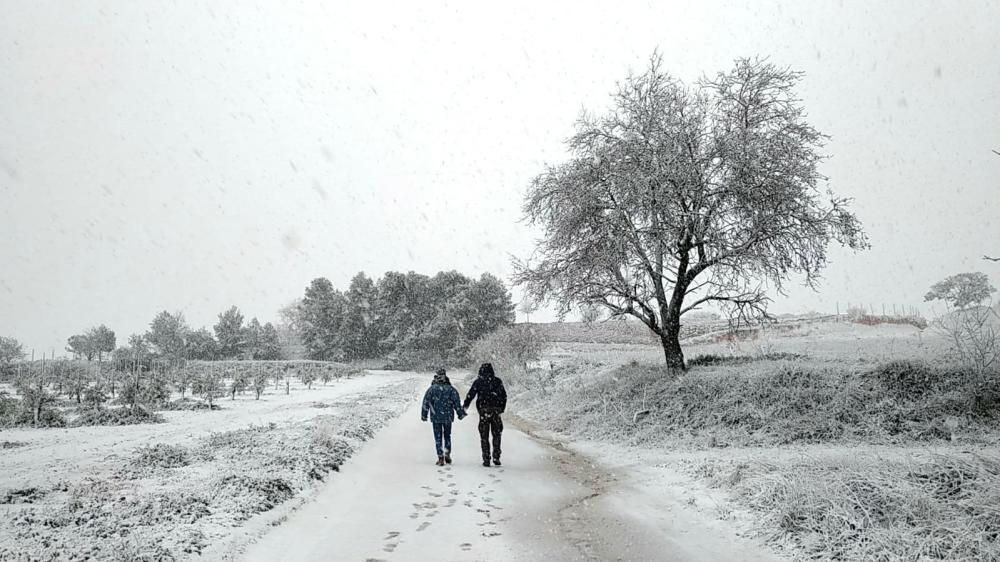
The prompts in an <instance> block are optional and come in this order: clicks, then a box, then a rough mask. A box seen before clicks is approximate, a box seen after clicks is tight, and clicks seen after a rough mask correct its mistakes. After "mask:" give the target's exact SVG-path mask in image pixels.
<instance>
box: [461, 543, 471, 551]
mask: <svg viewBox="0 0 1000 562" xmlns="http://www.w3.org/2000/svg"><path fill="white" fill-rule="evenodd" d="M458 546H460V547H461V548H462V550H472V543H467V542H463V543H462V544H460V545H458Z"/></svg>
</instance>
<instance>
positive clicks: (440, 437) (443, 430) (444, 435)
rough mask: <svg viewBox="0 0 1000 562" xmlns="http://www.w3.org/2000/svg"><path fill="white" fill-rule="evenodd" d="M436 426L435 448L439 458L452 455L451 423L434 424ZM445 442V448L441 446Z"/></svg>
mask: <svg viewBox="0 0 1000 562" xmlns="http://www.w3.org/2000/svg"><path fill="white" fill-rule="evenodd" d="M431 425H432V426H434V446H435V447H436V448H437V454H438V456H439V457H443V456H445V455H450V454H451V422H445V423H436V422H435V423H432V424H431ZM441 441H444V447H443V448H442V446H441Z"/></svg>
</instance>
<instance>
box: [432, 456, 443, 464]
mask: <svg viewBox="0 0 1000 562" xmlns="http://www.w3.org/2000/svg"><path fill="white" fill-rule="evenodd" d="M434 464H436V465H438V466H444V457H438V462H436V463H434Z"/></svg>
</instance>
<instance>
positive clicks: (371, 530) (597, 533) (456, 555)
mask: <svg viewBox="0 0 1000 562" xmlns="http://www.w3.org/2000/svg"><path fill="white" fill-rule="evenodd" d="M463 390H464V389H463ZM511 410H513V411H516V404H511ZM475 423H476V416H475V414H472V415H471V417H469V418H466V420H464V421H462V422H456V425H455V427H454V437H453V438H454V449H455V455H454V460H455V463H454V464H453V465H452V466H445V467H437V466H434V464H433V463H434V460H435V453H434V449H433V441H432V437H431V428H430V426H429V425H428V424H422V423H420V422H419V406H418V404H416V403H415V404H414V406H412V407H411V408H410V410H409V411H407V412H404V413H403V415H402V416H400V417H399V418H398V419H397V420H395V421H394V422H392V423H391V424H390V425H389V426H387V427H386V428H385V429H384V430H382V431H381V432H380V433H379V434H378V435H377V436H376V437H375V439H373V440H372V441H370V442H369V443H368V444H366V445H365V447H364V448H363V449H362V450H361V451H360V452H359V453H358V454H357V455H355V456H354V457H352V458H351V459H349V460H348V461H347V462H346V463H345V464H344V465H343V467H342V468H341V472H340V474H338V475H337V476H336V477H335V478H333V479H331V481H330V483H329V484H327V485H326V486H325V487H324V488H323V489H322V490H320V491H319V492H318V494H317V495H316V497H315V498H314V499H313V500H312V501H310V502H308V503H306V504H305V505H303V506H302V507H301V508H299V509H297V510H296V511H295V512H294V513H291V514H289V515H288V516H287V520H285V521H284V522H283V523H282V524H281V525H280V526H278V527H276V528H274V529H273V530H270V532H267V533H266V534H264V535H263V536H262V537H261V538H260V539H259V540H257V541H256V542H255V543H254V544H251V545H249V547H248V548H247V550H246V552H245V553H244V554H242V555H241V556H238V557H237V558H238V559H241V560H245V561H247V562H265V561H274V560H289V561H291V560H303V561H309V560H316V561H319V560H324V561H325V560H368V561H375V560H386V561H388V560H414V561H417V560H448V561H479V560H498V561H499V560H556V561H558V560H567V561H569V560H706V561H707V560H770V559H772V558H771V555H769V554H767V553H766V552H764V551H763V550H762V549H761V548H760V547H759V545H757V544H756V543H753V542H751V541H749V540H747V539H744V538H741V537H739V536H737V534H736V532H735V531H734V530H733V529H732V528H730V526H729V525H727V524H726V523H724V522H721V521H718V519H717V518H715V517H714V516H711V515H704V514H702V513H700V512H698V511H696V510H693V509H689V508H687V507H686V506H685V505H683V504H682V503H681V501H680V500H681V494H680V490H678V489H662V488H656V489H654V488H652V487H650V486H647V485H646V484H648V483H647V482H645V481H644V480H642V479H641V478H640V479H633V478H632V476H631V475H630V474H628V473H626V472H624V471H617V470H616V471H610V470H608V469H605V468H604V467H602V465H601V463H600V462H598V461H596V460H595V459H594V458H592V457H588V456H585V455H583V454H581V453H579V452H576V451H574V450H572V448H570V447H567V446H566V445H565V444H562V443H560V442H558V441H555V440H553V439H552V438H551V436H538V437H533V436H529V435H527V434H526V433H525V432H524V431H522V428H524V429H528V430H529V431H530V429H529V428H528V426H527V423H526V422H524V421H522V420H519V419H517V418H516V417H515V416H508V419H507V420H506V422H505V424H506V426H505V431H504V447H503V450H504V458H503V460H504V465H503V466H502V467H491V468H484V467H483V466H481V464H480V459H479V457H480V455H479V437H478V433H477V431H476V425H475ZM609 460H610V459H609ZM655 484H656V485H657V486H660V485H661V484H662V482H656V483H655Z"/></svg>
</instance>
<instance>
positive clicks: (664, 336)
mask: <svg viewBox="0 0 1000 562" xmlns="http://www.w3.org/2000/svg"><path fill="white" fill-rule="evenodd" d="M680 335H681V324H680V319H677V318H665V319H664V326H663V333H661V334H660V343H661V344H662V345H663V355H664V357H665V358H666V360H667V368H668V369H671V370H680V371H683V370H684V368H685V367H684V351H683V350H682V349H681V341H680Z"/></svg>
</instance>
